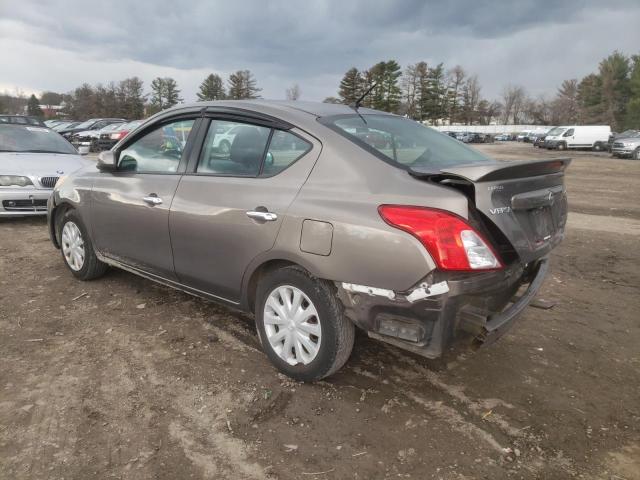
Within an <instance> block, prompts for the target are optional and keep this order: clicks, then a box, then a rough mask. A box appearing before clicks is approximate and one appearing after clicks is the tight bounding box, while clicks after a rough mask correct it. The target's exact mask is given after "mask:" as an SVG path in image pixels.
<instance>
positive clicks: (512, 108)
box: [502, 85, 527, 125]
mask: <svg viewBox="0 0 640 480" xmlns="http://www.w3.org/2000/svg"><path fill="white" fill-rule="evenodd" d="M526 97H527V94H526V92H525V90H524V88H523V87H521V86H519V85H507V86H506V87H505V88H504V90H503V91H502V101H503V105H504V108H503V110H502V122H503V123H505V124H507V123H509V119H511V120H512V122H513V124H514V125H518V123H520V117H521V115H522V110H523V107H524V103H525V100H526Z"/></svg>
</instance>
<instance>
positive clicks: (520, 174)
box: [410, 158, 571, 263]
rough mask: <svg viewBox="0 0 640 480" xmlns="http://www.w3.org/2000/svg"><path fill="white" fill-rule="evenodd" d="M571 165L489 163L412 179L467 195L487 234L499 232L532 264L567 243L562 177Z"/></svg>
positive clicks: (563, 161)
mask: <svg viewBox="0 0 640 480" xmlns="http://www.w3.org/2000/svg"><path fill="white" fill-rule="evenodd" d="M570 162H571V160H570V159H569V158H558V159H549V160H531V161H510V162H490V163H481V164H472V165H461V166H457V167H450V168H443V169H442V170H440V171H439V172H437V173H436V172H426V171H420V170H411V171H410V173H411V174H412V175H414V176H415V177H417V178H422V179H427V180H430V181H435V182H437V183H440V184H441V185H443V186H449V187H452V188H457V189H458V190H460V191H462V192H464V193H465V194H466V195H467V197H468V198H469V200H470V202H472V203H473V205H474V206H475V208H476V210H477V211H478V212H479V213H480V214H481V215H480V216H481V217H482V218H481V220H482V222H483V223H484V224H485V226H486V227H487V229H488V230H489V231H490V232H491V231H494V230H495V228H497V229H498V230H499V231H500V232H501V234H502V235H504V237H505V238H506V239H507V240H508V241H509V243H510V244H511V246H512V247H513V249H514V250H515V252H516V253H517V254H518V256H519V257H520V260H521V261H522V262H523V263H529V262H531V261H534V260H537V259H539V258H541V257H544V256H545V255H547V254H548V253H549V252H550V251H551V250H552V249H553V248H554V247H555V246H556V245H558V243H560V241H561V240H562V238H563V237H564V228H565V225H566V222H567V195H566V188H565V185H564V171H565V169H566V168H567V166H568V165H569V163H570ZM470 187H472V188H470Z"/></svg>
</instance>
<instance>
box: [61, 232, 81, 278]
mask: <svg viewBox="0 0 640 480" xmlns="http://www.w3.org/2000/svg"><path fill="white" fill-rule="evenodd" d="M62 253H63V254H64V258H65V260H66V261H67V265H69V267H71V269H72V270H74V271H76V272H77V271H78V270H80V269H82V265H84V241H83V240H82V233H81V232H80V229H79V228H78V226H77V225H76V224H75V223H73V222H67V223H65V224H64V227H63V228H62Z"/></svg>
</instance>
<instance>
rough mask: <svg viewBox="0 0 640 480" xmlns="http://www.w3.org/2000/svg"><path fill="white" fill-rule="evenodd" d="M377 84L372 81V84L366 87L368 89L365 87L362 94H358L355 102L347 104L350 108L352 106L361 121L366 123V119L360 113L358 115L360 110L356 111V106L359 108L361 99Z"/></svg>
mask: <svg viewBox="0 0 640 480" xmlns="http://www.w3.org/2000/svg"><path fill="white" fill-rule="evenodd" d="M377 85H378V84H377V83H374V84H373V85H371V86H370V87H369V88H368V89H367V90H366V91H365V92H364V93H363V94H362V95H360V97H359V98H358V99H357V100H356V101H355V102H353V103H351V104H349V106H350V107H351V108H353V109H354V110H355V111H356V113H357V114H358V116H359V117H360V118H361V119H362V121H363V122H364V123H367V121H366V120H365V119H364V117H363V116H362V115H360V112H358V108H360V104H361V103H362V101H363V100H364V99H365V97H366V96H367V95H369V94H370V93H371V91H372V90H373V89H374V88H376V86H377Z"/></svg>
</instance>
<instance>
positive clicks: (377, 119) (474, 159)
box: [320, 114, 491, 169]
mask: <svg viewBox="0 0 640 480" xmlns="http://www.w3.org/2000/svg"><path fill="white" fill-rule="evenodd" d="M320 122H321V123H323V124H324V125H326V126H328V127H329V128H331V129H332V130H335V131H336V132H338V133H340V134H341V135H343V136H344V137H346V138H348V139H349V140H351V141H353V142H354V143H355V144H357V145H359V146H361V147H362V148H364V149H365V150H367V151H369V152H371V153H373V154H374V155H376V156H377V157H379V158H381V159H382V160H385V161H386V162H389V163H392V164H395V165H397V166H400V167H403V168H407V169H411V168H420V169H425V168H426V169H439V168H442V167H450V166H455V165H463V164H467V163H484V162H490V161H491V159H490V158H488V157H486V156H484V155H483V154H481V153H480V152H478V151H477V150H474V149H472V148H470V147H467V146H466V145H464V144H463V143H461V142H459V141H458V140H455V139H453V138H451V137H450V136H449V135H445V134H443V133H440V132H438V131H436V130H433V129H432V128H429V127H425V126H424V125H422V124H420V123H418V122H415V121H413V120H409V119H407V118H403V117H396V116H392V115H375V114H374V115H362V116H360V115H357V114H355V115H337V116H333V117H324V118H321V119H320Z"/></svg>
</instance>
